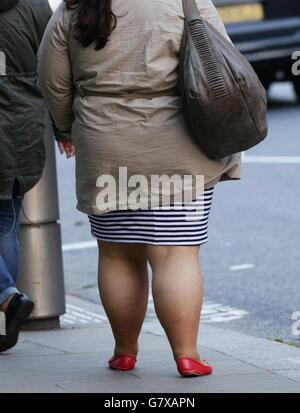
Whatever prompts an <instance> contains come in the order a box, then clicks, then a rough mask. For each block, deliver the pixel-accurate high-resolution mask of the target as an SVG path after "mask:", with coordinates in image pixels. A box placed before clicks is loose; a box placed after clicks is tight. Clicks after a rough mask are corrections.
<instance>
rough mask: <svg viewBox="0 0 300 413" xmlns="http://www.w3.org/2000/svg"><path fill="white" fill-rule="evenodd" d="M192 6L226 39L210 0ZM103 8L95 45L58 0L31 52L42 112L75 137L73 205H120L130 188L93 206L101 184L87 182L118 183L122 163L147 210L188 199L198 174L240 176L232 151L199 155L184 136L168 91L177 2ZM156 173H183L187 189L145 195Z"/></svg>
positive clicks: (177, 33) (129, 0)
mask: <svg viewBox="0 0 300 413" xmlns="http://www.w3.org/2000/svg"><path fill="white" fill-rule="evenodd" d="M197 4H198V6H199V10H200V13H201V15H202V17H204V18H205V19H206V20H207V21H209V22H210V23H211V24H212V25H214V26H215V27H216V28H217V29H218V30H219V31H220V32H221V33H222V34H223V35H224V36H226V37H227V38H228V36H227V33H226V30H225V27H224V25H223V23H222V21H221V18H220V17H219V14H218V13H217V11H216V9H215V7H214V5H213V4H212V2H211V0H197ZM112 7H113V11H114V13H115V14H116V15H117V17H118V23H117V28H116V29H115V30H114V31H113V32H112V35H111V37H110V40H109V42H108V44H107V45H106V47H105V48H104V49H102V50H100V51H95V49H94V45H91V46H90V47H88V48H83V47H81V46H80V44H79V43H78V41H77V40H76V39H75V36H74V28H73V25H72V21H71V17H72V12H70V11H67V10H66V7H65V4H64V3H62V4H61V5H60V6H59V8H58V9H57V11H56V12H55V14H54V15H53V17H52V19H51V21H50V22H49V25H48V28H47V30H46V32H45V35H44V39H43V42H42V45H41V48H40V51H39V55H38V59H39V69H38V71H39V85H40V87H41V90H42V93H43V95H44V98H45V100H46V102H47V105H48V108H49V111H50V113H51V114H52V117H53V119H54V121H55V123H56V125H57V127H58V129H59V130H60V131H63V132H65V134H66V136H68V137H71V138H72V140H73V141H74V144H75V148H76V193H77V199H78V204H77V208H78V209H79V210H80V211H82V212H85V213H89V214H101V213H103V212H107V210H111V211H112V210H118V209H127V207H126V205H128V204H127V197H128V196H130V194H131V195H134V194H137V192H136V191H137V185H136V186H132V187H128V189H127V191H126V193H125V192H124V191H123V192H122V191H120V193H119V191H118V188H119V187H118V186H117V190H116V198H117V202H116V204H115V202H114V201H113V200H112V201H111V202H110V203H109V206H108V209H106V208H104V206H103V207H102V206H101V205H99V199H100V198H99V193H100V190H102V189H103V187H101V186H99V181H98V186H97V179H98V177H100V176H103V175H104V174H107V175H109V176H112V177H113V178H114V179H115V181H116V183H117V185H118V184H119V173H120V170H119V167H126V168H127V170H126V171H127V175H128V179H129V178H130V177H132V176H133V175H135V174H139V175H143V176H144V177H146V180H147V182H148V184H149V186H148V188H146V189H145V185H144V186H142V187H140V190H139V196H140V199H141V200H143V202H144V201H145V200H146V201H147V203H148V205H149V207H151V206H152V207H153V206H156V205H158V203H159V204H160V205H162V204H169V203H170V202H174V201H176V200H178V198H175V193H176V194H178V193H180V194H181V195H182V199H185V200H186V201H189V200H191V199H192V198H194V197H195V194H196V192H195V190H196V180H195V176H196V175H202V176H203V178H204V187H205V188H209V187H211V186H213V185H215V184H216V183H217V182H219V181H225V180H231V179H240V178H241V153H238V154H235V155H233V156H229V157H226V158H224V159H221V160H210V159H208V158H207V157H206V156H205V155H204V154H203V153H202V152H201V150H200V149H199V148H198V147H197V146H196V144H195V143H194V142H193V141H192V139H191V137H190V134H189V132H188V130H187V126H186V123H185V120H184V118H183V114H182V108H181V98H180V96H172V95H170V96H168V90H171V89H174V88H175V87H176V83H177V76H178V72H177V70H178V63H179V53H180V45H181V38H182V33H183V25H184V14H183V10H182V0H151V1H149V0H126V1H124V0H113V1H112ZM102 93H108V94H112V95H109V96H107V95H106V96H103V95H102V96H101V94H102ZM156 93H159V94H161V96H155V94H156ZM85 95H88V96H85ZM163 174H166V175H167V176H168V177H171V176H173V175H175V174H176V175H177V174H178V175H180V177H182V178H183V176H184V175H192V176H193V177H194V178H193V181H192V189H193V193H192V195H189V194H190V193H191V192H189V193H184V192H183V190H182V189H181V188H180V186H178V187H175V189H173V190H171V196H170V198H169V199H170V201H169V202H166V201H165V200H164V198H163V196H162V194H161V192H160V193H159V197H158V198H153V196H152V195H153V194H154V193H155V191H156V190H157V188H156V189H155V188H154V189H153V188H152V187H151V184H150V182H151V176H153V175H155V176H161V175H163ZM133 179H134V178H133ZM111 188H112V187H111ZM185 188H186V187H185ZM134 191H135V192H134ZM151 191H152V192H151ZM102 194H103V192H102ZM151 196H152V197H151ZM184 197H185V198H184ZM150 198H151V202H152V203H151V202H150ZM155 199H157V202H156V201H155ZM148 201H149V202H148ZM142 205H145V202H144V203H143V204H142Z"/></svg>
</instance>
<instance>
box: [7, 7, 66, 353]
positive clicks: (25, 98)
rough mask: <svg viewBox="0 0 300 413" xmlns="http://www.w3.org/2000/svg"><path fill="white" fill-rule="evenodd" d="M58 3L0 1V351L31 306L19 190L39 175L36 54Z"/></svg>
mask: <svg viewBox="0 0 300 413" xmlns="http://www.w3.org/2000/svg"><path fill="white" fill-rule="evenodd" d="M56 3H59V1H57V0H49V1H48V0H1V1H0V160H1V161H0V311H1V312H2V314H0V316H1V318H0V321H1V319H2V321H3V319H4V320H5V323H3V322H2V323H1V322H0V351H4V350H7V349H8V348H11V347H13V346H14V345H15V344H16V343H17V340H18V334H19V330H20V328H21V326H22V323H23V322H24V320H25V319H26V318H28V317H29V315H30V313H31V312H32V310H33V307H34V303H33V302H32V301H31V300H30V299H29V298H28V297H26V296H25V295H24V294H20V293H19V291H18V290H17V288H16V280H17V275H18V262H19V250H18V240H17V235H18V230H19V212H20V208H21V202H22V199H23V195H24V194H25V193H26V192H27V191H28V190H30V189H31V188H32V187H33V186H34V185H35V184H36V183H37V182H38V181H39V179H40V178H41V175H42V171H43V167H44V164H45V147H44V140H43V137H44V112H45V105H44V102H43V99H42V95H41V93H40V90H39V88H38V86H37V58H36V54H37V51H38V48H39V45H40V42H41V40H42V37H43V34H44V31H45V28H46V26H47V24H48V21H49V19H50V17H51V16H52V14H53V9H54V7H55V6H57V4H56ZM3 313H5V317H4V316H3ZM1 326H2V328H1Z"/></svg>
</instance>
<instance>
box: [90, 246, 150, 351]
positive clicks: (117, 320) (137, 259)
mask: <svg viewBox="0 0 300 413" xmlns="http://www.w3.org/2000/svg"><path fill="white" fill-rule="evenodd" d="M98 246H99V279H98V284H99V293H100V298H101V301H102V304H103V307H104V309H105V312H106V314H107V317H108V319H109V322H110V325H111V328H112V331H113V334H114V338H115V350H114V357H116V356H119V355H122V354H130V355H132V356H134V357H136V355H137V353H138V337H139V334H140V331H141V328H142V325H143V321H144V318H145V315H146V311H147V303H148V294H149V282H148V270H147V258H146V256H145V248H144V245H143V244H135V243H128V244H126V243H117V242H106V241H98Z"/></svg>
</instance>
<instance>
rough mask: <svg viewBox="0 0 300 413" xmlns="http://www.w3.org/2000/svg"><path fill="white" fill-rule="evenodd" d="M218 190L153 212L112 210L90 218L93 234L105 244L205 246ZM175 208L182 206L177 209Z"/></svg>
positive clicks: (158, 208) (161, 207) (157, 208)
mask: <svg viewBox="0 0 300 413" xmlns="http://www.w3.org/2000/svg"><path fill="white" fill-rule="evenodd" d="M213 190H214V187H212V188H209V189H206V190H204V192H203V194H202V195H201V196H200V197H199V198H198V199H196V200H194V201H190V202H182V203H179V202H176V203H175V204H171V205H167V206H166V205H164V206H158V207H155V208H151V209H147V210H146V209H145V210H143V209H139V210H136V211H133V210H120V211H109V212H106V213H104V214H101V215H89V216H88V217H89V221H90V224H91V232H92V235H93V236H94V237H95V238H97V239H99V240H103V241H114V242H138V243H145V244H153V245H201V244H204V243H205V242H207V240H208V237H207V225H208V217H209V212H210V207H211V203H212V197H213ZM174 205H177V206H178V205H180V208H179V209H178V207H177V208H176V207H175V208H174Z"/></svg>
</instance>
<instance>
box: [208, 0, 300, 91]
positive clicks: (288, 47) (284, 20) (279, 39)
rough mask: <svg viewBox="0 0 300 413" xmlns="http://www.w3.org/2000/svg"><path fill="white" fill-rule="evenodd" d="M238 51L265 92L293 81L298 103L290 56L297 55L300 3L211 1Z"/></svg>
mask: <svg viewBox="0 0 300 413" xmlns="http://www.w3.org/2000/svg"><path fill="white" fill-rule="evenodd" d="M213 3H214V5H215V6H216V8H217V10H218V12H219V14H220V16H221V18H222V20H223V22H224V24H225V26H226V30H227V32H228V35H229V36H230V38H231V40H232V41H233V43H234V44H235V46H236V47H237V49H238V50H239V51H240V52H241V53H242V54H243V55H244V56H245V57H246V58H247V59H248V61H249V62H250V63H251V64H252V66H253V68H254V69H255V71H256V73H257V75H258V76H259V78H260V80H261V82H262V84H263V85H264V87H265V88H266V89H267V90H268V88H269V86H270V84H271V82H273V81H288V80H290V81H292V82H293V83H294V87H295V91H296V93H297V95H298V97H299V99H300V76H295V75H293V74H292V65H293V63H294V62H295V61H294V60H292V54H293V53H294V52H295V51H300V0H261V1H257V0H213Z"/></svg>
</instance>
